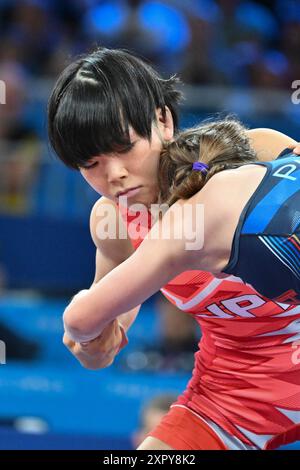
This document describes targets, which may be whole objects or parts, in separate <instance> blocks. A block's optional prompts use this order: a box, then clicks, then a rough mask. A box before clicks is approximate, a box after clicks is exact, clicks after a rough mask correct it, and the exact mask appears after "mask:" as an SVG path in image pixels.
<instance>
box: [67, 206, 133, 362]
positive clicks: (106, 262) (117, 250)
mask: <svg viewBox="0 0 300 470" xmlns="http://www.w3.org/2000/svg"><path fill="white" fill-rule="evenodd" d="M104 204H109V205H110V206H111V207H112V208H113V209H114V208H115V206H114V205H113V203H112V202H111V201H109V200H107V199H106V198H103V197H102V198H101V199H100V200H98V201H97V202H96V203H95V205H94V207H93V210H92V212H91V217H90V232H91V236H92V239H93V241H94V243H95V246H96V271H95V278H94V281H93V284H92V286H94V285H95V284H96V283H97V282H99V280H100V279H101V278H102V277H104V276H105V275H106V274H107V273H108V272H110V271H111V270H112V269H114V268H115V267H116V266H118V265H119V264H120V263H122V262H123V261H124V259H126V257H128V256H130V255H131V254H132V252H133V248H132V246H131V244H130V241H129V240H99V238H98V237H97V233H96V232H97V223H98V222H99V220H100V218H99V216H98V212H99V208H100V205H102V207H103V206H104ZM117 223H118V222H117ZM117 229H118V227H117ZM116 233H118V230H117V231H116ZM86 292H88V290H84V291H80V292H79V293H78V294H77V295H76V296H75V297H74V298H73V300H72V302H74V301H76V300H77V299H79V298H82V297H84V296H85V293H86ZM72 302H71V303H72ZM139 309H140V306H137V307H135V308H134V309H132V310H130V311H129V312H126V313H123V314H121V315H120V316H119V317H118V318H117V319H115V320H113V321H112V322H111V323H110V324H108V325H107V326H106V328H105V329H104V330H103V332H102V334H101V335H100V336H98V337H97V338H95V339H94V340H93V341H89V342H86V343H80V342H76V341H73V340H72V339H71V338H70V337H69V336H68V335H67V334H66V333H65V334H64V337H63V343H64V345H65V346H66V347H67V348H68V349H69V350H70V352H71V353H72V354H73V355H74V356H75V357H76V358H77V359H78V360H79V362H80V363H81V365H82V366H84V367H85V368H88V369H92V370H95V369H102V368H104V367H108V366H109V365H111V364H112V363H113V361H114V358H115V356H116V355H117V354H118V352H119V351H120V350H121V349H122V348H123V347H125V346H126V344H127V343H128V340H127V336H126V332H127V330H128V329H129V328H130V326H131V325H132V323H133V322H134V320H135V318H136V316H137V314H138V312H139Z"/></svg>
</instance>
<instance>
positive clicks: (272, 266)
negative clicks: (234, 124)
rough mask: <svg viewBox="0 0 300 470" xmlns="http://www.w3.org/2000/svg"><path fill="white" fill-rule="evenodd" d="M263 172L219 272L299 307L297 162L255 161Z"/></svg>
mask: <svg viewBox="0 0 300 470" xmlns="http://www.w3.org/2000/svg"><path fill="white" fill-rule="evenodd" d="M256 164H257V165H263V166H265V167H267V172H266V174H265V176H264V178H263V180H262V181H261V183H260V184H259V186H258V187H257V189H256V191H255V192H254V194H253V195H252V196H251V198H250V199H249V201H248V203H247V204H246V206H245V208H244V210H243V212H242V214H241V216H240V220H239V223H238V226H237V229H236V232H235V235H234V240H233V245H232V251H231V256H230V260H229V263H228V264H227V266H226V267H225V268H224V270H223V271H224V272H225V273H228V274H233V275H234V276H237V277H240V278H242V279H243V281H244V282H247V283H249V284H251V285H252V286H253V287H254V289H256V290H257V291H258V292H259V293H261V294H262V295H264V296H266V297H267V298H269V299H273V300H276V301H279V302H287V303H292V304H300V157H298V156H297V155H295V154H293V153H291V150H290V149H288V150H285V151H284V152H282V153H281V154H280V155H279V157H278V158H277V160H274V161H272V162H259V163H256Z"/></svg>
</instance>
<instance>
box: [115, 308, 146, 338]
mask: <svg viewBox="0 0 300 470" xmlns="http://www.w3.org/2000/svg"><path fill="white" fill-rule="evenodd" d="M140 308H141V306H140V305H138V306H137V307H135V308H133V309H132V310H129V312H126V313H123V314H122V315H119V316H118V320H119V322H120V324H121V326H122V327H123V329H124V331H125V333H126V332H127V331H128V330H129V328H130V327H131V325H132V324H133V322H134V321H135V319H136V317H137V315H138V313H139V310H140Z"/></svg>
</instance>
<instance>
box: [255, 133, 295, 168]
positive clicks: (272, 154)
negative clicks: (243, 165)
mask: <svg viewBox="0 0 300 470" xmlns="http://www.w3.org/2000/svg"><path fill="white" fill-rule="evenodd" d="M246 134H247V136H248V137H249V139H250V143H251V147H252V148H254V150H255V151H256V154H257V158H258V159H259V160H260V161H263V162H267V161H271V160H274V159H275V158H277V157H278V155H279V154H280V152H282V150H284V149H285V148H288V147H289V148H292V149H294V152H295V153H300V146H299V145H298V146H297V142H296V140H294V139H292V138H291V137H289V136H287V135H285V134H283V133H282V132H279V131H275V130H274V129H267V128H258V129H250V130H247V131H246ZM295 146H296V148H294V147H295Z"/></svg>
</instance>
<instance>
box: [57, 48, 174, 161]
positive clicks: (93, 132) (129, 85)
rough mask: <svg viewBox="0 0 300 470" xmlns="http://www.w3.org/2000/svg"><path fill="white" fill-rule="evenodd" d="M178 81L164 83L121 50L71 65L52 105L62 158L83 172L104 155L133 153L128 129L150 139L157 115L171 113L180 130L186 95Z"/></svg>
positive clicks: (101, 50) (98, 52)
mask: <svg viewBox="0 0 300 470" xmlns="http://www.w3.org/2000/svg"><path fill="white" fill-rule="evenodd" d="M178 81H179V80H178V79H177V77H175V76H173V77H171V78H169V79H163V78H161V77H160V75H159V74H158V73H157V72H156V71H155V70H154V69H153V68H152V67H151V66H150V65H148V64H147V63H146V62H145V61H143V60H142V59H140V58H138V57H136V56H135V55H133V54H132V53H130V52H128V51H126V50H122V49H106V48H99V49H97V50H96V51H94V52H93V53H91V54H88V55H85V56H83V57H80V58H79V59H77V60H76V61H75V62H73V63H71V64H70V65H69V66H68V67H67V68H66V69H65V70H64V71H63V72H62V74H61V75H60V77H59V78H58V80H57V82H56V84H55V86H54V89H53V91H52V94H51V96H50V99H49V105H48V133H49V140H50V143H51V145H52V147H53V149H54V150H55V152H56V153H57V155H58V157H59V158H60V159H61V160H62V161H63V162H64V163H65V164H66V165H67V166H68V167H71V168H74V169H78V168H79V167H81V166H84V164H85V163H86V162H87V161H88V160H89V159H90V158H91V157H93V156H95V155H99V154H101V153H110V152H119V151H126V150H127V149H128V150H129V149H130V147H131V142H130V137H129V126H131V127H132V128H133V129H134V130H135V132H136V133H137V134H138V135H139V136H140V137H143V138H147V139H148V140H149V141H150V139H151V126H152V122H153V121H154V120H155V110H156V109H158V108H160V109H161V110H162V115H163V117H165V115H166V106H168V108H169V109H170V111H171V113H172V117H173V121H174V127H175V130H176V129H177V126H178V116H177V104H178V102H179V100H180V98H181V93H180V92H179V91H178V90H177V89H176V87H175V85H176V84H177V83H178Z"/></svg>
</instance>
